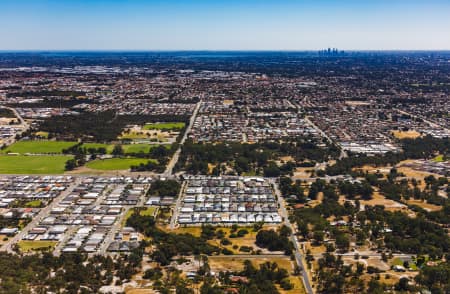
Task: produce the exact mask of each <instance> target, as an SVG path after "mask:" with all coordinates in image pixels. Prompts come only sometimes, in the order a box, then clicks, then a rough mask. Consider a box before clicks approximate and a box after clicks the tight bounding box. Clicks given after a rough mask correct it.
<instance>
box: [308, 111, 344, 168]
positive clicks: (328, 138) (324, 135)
mask: <svg viewBox="0 0 450 294" xmlns="http://www.w3.org/2000/svg"><path fill="white" fill-rule="evenodd" d="M305 121H306V122H307V123H308V124H309V125H310V126H311V127H313V128H314V129H315V130H316V131H317V132H319V134H321V135H322V137H324V138H325V139H327V140H328V142H330V143H331V144H335V143H334V141H333V140H332V139H331V138H330V137H329V136H328V135H327V134H326V133H325V132H324V131H322V130H321V129H320V128H319V127H318V126H316V125H315V124H314V123H313V122H312V121H311V120H310V119H309V118H308V117H307V116H305ZM335 145H337V146H338V147H339V149H341V155H339V159H342V158H345V157H348V154H347V152H345V150H344V149H342V148H341V146H339V145H338V144H335Z"/></svg>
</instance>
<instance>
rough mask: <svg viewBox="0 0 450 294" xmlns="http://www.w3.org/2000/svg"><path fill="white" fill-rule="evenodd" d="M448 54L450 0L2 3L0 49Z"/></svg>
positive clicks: (60, 0) (15, 0) (18, 0)
mask: <svg viewBox="0 0 450 294" xmlns="http://www.w3.org/2000/svg"><path fill="white" fill-rule="evenodd" d="M328 47H336V48H339V49H342V50H449V49H450V0H421V1H419V0H310V1H306V0H305V1H304V0H290V1H289V0H178V1H175V0H165V1H163V0H160V1H156V0H155V1H152V0H148V1H144V0H128V1H125V0H121V1H119V0H47V1H44V0H0V50H299V51H302V50H317V49H323V48H328Z"/></svg>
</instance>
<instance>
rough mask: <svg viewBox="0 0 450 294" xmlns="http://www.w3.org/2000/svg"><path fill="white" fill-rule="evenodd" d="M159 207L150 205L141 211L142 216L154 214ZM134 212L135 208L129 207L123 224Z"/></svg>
mask: <svg viewBox="0 0 450 294" xmlns="http://www.w3.org/2000/svg"><path fill="white" fill-rule="evenodd" d="M156 209H157V207H156V206H150V207H146V208H145V209H143V210H141V211H140V212H139V214H140V215H142V216H154V215H155V212H156ZM133 213H134V210H133V209H129V210H128V211H127V214H126V215H125V217H124V218H123V223H122V226H124V225H125V224H126V222H127V220H128V219H129V218H130V216H132V215H133Z"/></svg>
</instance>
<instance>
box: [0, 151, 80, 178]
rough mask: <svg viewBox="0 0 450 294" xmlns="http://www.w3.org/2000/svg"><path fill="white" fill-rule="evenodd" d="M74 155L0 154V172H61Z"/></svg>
mask: <svg viewBox="0 0 450 294" xmlns="http://www.w3.org/2000/svg"><path fill="white" fill-rule="evenodd" d="M71 158H73V156H63V155H55V156H39V155H36V156H26V155H17V156H8V155H0V174H61V173H64V167H65V164H66V161H67V160H69V159H71Z"/></svg>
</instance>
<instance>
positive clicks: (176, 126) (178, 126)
mask: <svg viewBox="0 0 450 294" xmlns="http://www.w3.org/2000/svg"><path fill="white" fill-rule="evenodd" d="M185 125H186V124H185V123H184V122H170V123H163V122H161V123H152V124H145V125H144V126H143V127H142V129H143V130H174V131H176V130H182V129H183V128H184V126H185Z"/></svg>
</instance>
